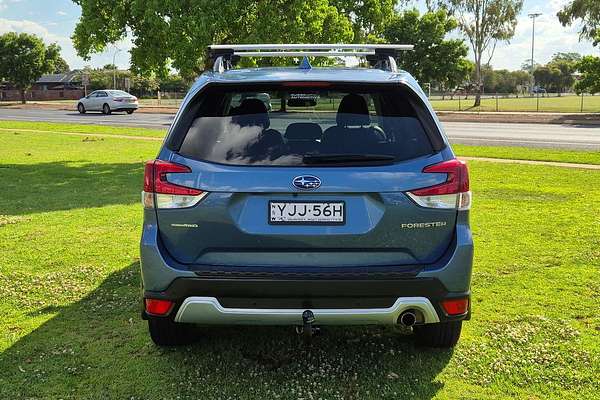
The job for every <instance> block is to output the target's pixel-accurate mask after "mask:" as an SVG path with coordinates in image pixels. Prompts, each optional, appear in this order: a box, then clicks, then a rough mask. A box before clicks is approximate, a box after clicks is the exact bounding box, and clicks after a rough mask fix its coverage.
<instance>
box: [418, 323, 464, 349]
mask: <svg viewBox="0 0 600 400" xmlns="http://www.w3.org/2000/svg"><path fill="white" fill-rule="evenodd" d="M461 329H462V321H450V322H440V323H437V324H426V325H418V326H415V327H413V332H414V334H415V339H416V341H417V344H419V345H421V346H426V347H439V348H446V349H447V348H451V347H454V346H455V345H456V343H458V339H459V338H460V331H461Z"/></svg>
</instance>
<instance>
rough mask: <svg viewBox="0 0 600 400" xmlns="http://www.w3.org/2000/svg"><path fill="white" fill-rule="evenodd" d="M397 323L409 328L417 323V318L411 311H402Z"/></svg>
mask: <svg viewBox="0 0 600 400" xmlns="http://www.w3.org/2000/svg"><path fill="white" fill-rule="evenodd" d="M398 321H400V323H401V324H402V325H404V326H406V327H411V326H413V325H414V324H415V323H416V322H417V316H416V315H415V313H414V312H413V311H412V310H408V311H404V312H403V313H402V314H400V318H398Z"/></svg>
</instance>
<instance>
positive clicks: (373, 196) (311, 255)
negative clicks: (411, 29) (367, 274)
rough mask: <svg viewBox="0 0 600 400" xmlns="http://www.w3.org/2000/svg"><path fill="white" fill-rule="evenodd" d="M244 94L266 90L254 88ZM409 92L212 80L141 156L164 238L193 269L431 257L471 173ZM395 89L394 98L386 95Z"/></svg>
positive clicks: (450, 229) (369, 263)
mask: <svg viewBox="0 0 600 400" xmlns="http://www.w3.org/2000/svg"><path fill="white" fill-rule="evenodd" d="M228 90H229V91H228ZM252 93H257V94H260V96H256V98H255V99H254V100H255V101H253V100H252V99H251V100H248V99H249V97H250V98H252ZM265 93H268V94H269V96H267V97H268V98H265V96H266V95H265ZM381 93H386V95H385V96H382V95H381ZM410 93H411V92H410V91H408V90H406V89H403V90H401V91H400V90H399V89H398V88H397V87H395V88H394V89H388V88H387V87H386V89H385V90H384V89H382V88H377V87H366V85H360V86H348V85H346V86H344V87H327V88H322V89H318V90H316V89H315V87H314V86H310V87H302V86H300V85H299V86H298V87H296V86H294V87H293V88H290V89H288V90H285V91H284V90H282V88H280V87H274V88H265V87H264V86H261V87H260V88H253V87H250V88H240V87H237V88H235V89H227V90H223V89H221V90H218V91H217V90H213V91H208V92H207V93H205V94H204V97H199V99H201V100H199V101H198V102H196V103H194V102H192V103H191V105H189V106H188V110H187V113H189V114H192V115H193V117H191V118H188V119H187V122H186V121H185V118H184V121H182V122H180V123H181V126H180V127H179V129H180V131H181V132H182V134H181V136H180V137H179V139H178V138H177V135H174V136H172V137H170V138H169V139H168V145H167V148H166V149H164V150H163V152H161V158H162V160H156V161H151V162H149V163H148V165H147V168H146V185H145V192H146V195H145V196H146V200H145V202H146V204H147V205H148V206H152V207H155V208H156V212H157V217H158V226H159V232H160V239H161V242H162V244H163V246H164V250H165V251H166V252H168V254H169V255H170V256H171V257H172V258H173V259H174V260H176V261H177V262H178V263H181V264H187V265H188V268H192V269H193V268H198V269H201V268H202V267H203V266H207V265H210V266H222V267H226V268H227V267H276V268H278V267H281V268H285V269H286V270H287V271H305V270H306V269H307V268H309V269H311V270H321V269H332V268H347V267H394V266H406V265H424V264H431V263H433V262H435V261H436V260H437V259H439V258H440V257H441V256H442V255H443V254H444V252H445V251H446V250H447V249H448V247H449V245H450V244H451V242H452V239H453V235H454V226H455V223H456V216H457V209H458V208H460V207H464V202H465V201H466V197H465V196H466V195H461V194H460V193H461V192H463V193H466V192H467V191H468V182H467V186H465V184H464V180H465V179H466V169H465V167H464V164H462V163H460V162H457V161H456V160H447V159H445V156H444V155H443V152H440V151H439V150H440V148H441V147H444V144H443V141H442V139H441V136H439V135H440V134H439V132H437V131H435V132H433V133H432V132H430V131H428V129H431V128H427V126H429V127H431V121H425V122H423V121H422V118H424V117H419V113H418V112H416V111H415V108H417V107H419V106H422V104H420V103H418V102H417V98H416V96H411V95H410ZM398 95H402V96H404V97H402V99H403V100H402V101H401V102H400V103H401V104H400V105H398V104H396V105H390V104H387V105H386V104H385V102H386V101H388V102H389V101H390V99H392V98H396V97H398ZM355 96H362V98H363V99H364V102H363V100H360V99H358V98H357V97H355ZM391 96H394V97H391ZM384 97H385V98H384ZM293 99H296V100H293ZM315 99H316V100H315ZM348 99H350V100H348ZM259 102H262V103H266V102H268V103H269V105H268V106H267V105H266V104H265V105H264V106H261V105H260V104H259ZM364 103H366V104H367V105H366V107H367V108H366V109H365V105H364ZM409 106H410V107H409ZM269 107H270V108H272V110H273V111H267V110H269V109H270V108H269ZM386 107H387V108H386ZM394 110H395V111H394ZM419 111H420V112H422V111H423V110H422V109H419ZM184 114H185V113H184ZM396 114H397V115H396ZM425 115H428V114H425ZM248 119H249V120H248ZM176 131H177V129H176V130H175V132H176ZM431 135H438V137H437V138H435V137H434V138H432V137H431ZM169 147H171V148H169ZM407 147H409V148H410V149H409V150H406V148H407ZM446 158H447V157H446ZM431 166H434V167H431ZM432 168H433V170H431V169H432ZM424 188H425V189H424ZM465 189H466V190H465ZM463 197H465V198H464V199H463Z"/></svg>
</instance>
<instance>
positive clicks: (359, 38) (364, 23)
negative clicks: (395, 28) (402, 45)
mask: <svg viewBox="0 0 600 400" xmlns="http://www.w3.org/2000/svg"><path fill="white" fill-rule="evenodd" d="M404 2H406V1H405V0H401V1H400V3H404ZM396 3H398V1H396V0H362V1H356V0H329V4H331V5H332V6H334V7H335V8H336V9H337V10H338V11H339V12H340V13H341V14H343V15H345V16H346V17H347V18H348V19H349V20H350V21H351V22H352V30H353V32H354V42H355V43H365V42H373V41H377V40H378V38H379V33H381V32H382V31H383V29H384V28H385V26H386V25H387V23H388V21H389V19H390V18H391V17H392V16H393V15H394V14H395V12H394V5H395V4H396Z"/></svg>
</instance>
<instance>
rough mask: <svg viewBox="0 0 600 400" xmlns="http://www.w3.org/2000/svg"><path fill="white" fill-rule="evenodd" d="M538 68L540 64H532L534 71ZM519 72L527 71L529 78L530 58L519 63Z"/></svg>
mask: <svg viewBox="0 0 600 400" xmlns="http://www.w3.org/2000/svg"><path fill="white" fill-rule="evenodd" d="M539 67H541V65H540V64H538V63H536V62H534V63H533V70H534V71H535V70H536V69H537V68H539ZM521 70H523V71H527V72H528V73H529V76H531V58H528V59H527V60H525V61H523V62H522V63H521Z"/></svg>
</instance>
